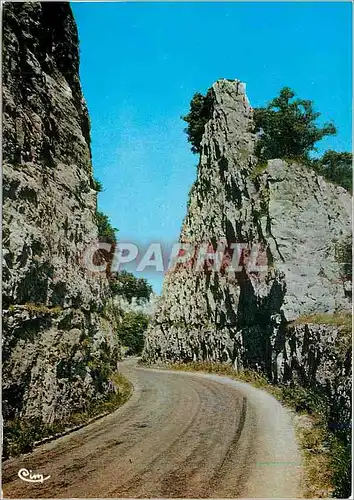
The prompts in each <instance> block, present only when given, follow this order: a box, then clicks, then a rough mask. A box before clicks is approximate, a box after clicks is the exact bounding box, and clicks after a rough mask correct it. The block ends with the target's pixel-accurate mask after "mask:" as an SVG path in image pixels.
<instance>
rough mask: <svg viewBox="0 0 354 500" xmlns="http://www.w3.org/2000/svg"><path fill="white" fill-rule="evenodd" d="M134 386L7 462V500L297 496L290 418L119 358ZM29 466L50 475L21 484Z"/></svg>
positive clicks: (271, 402) (230, 389) (200, 378)
mask: <svg viewBox="0 0 354 500" xmlns="http://www.w3.org/2000/svg"><path fill="white" fill-rule="evenodd" d="M121 371H122V372H123V373H124V374H125V375H126V376H127V377H128V378H129V379H130V380H131V381H132V382H133V384H134V387H135V391H134V393H133V396H132V397H131V399H130V400H129V401H128V402H127V403H126V404H125V405H124V406H123V407H121V408H119V409H118V410H117V411H115V412H114V413H112V414H111V415H108V416H107V417H105V418H103V419H100V420H98V421H96V422H94V423H92V424H90V425H88V426H87V427H85V428H83V429H80V430H79V431H76V432H74V433H72V434H70V435H68V436H65V437H62V438H60V439H58V440H56V441H53V442H51V443H47V444H45V445H42V446H40V447H38V448H37V449H36V450H35V451H34V452H32V453H30V454H27V455H22V456H21V457H18V458H15V459H10V460H7V461H6V462H5V463H4V465H3V489H4V496H5V497H7V498H73V497H76V498H85V497H86V498H87V497H91V498H107V497H108V498H109V497H110V498H119V497H120V498H123V497H125V498H126V497H135V498H144V497H154V498H156V497H165V498H166V497H175V498H176V497H179V498H183V497H184V498H186V497H187V498H193V497H194V498H207V497H214V498H230V497H231V498H232V497H243V498H255V497H263V498H286V497H288V498H289V497H292V498H296V497H299V496H301V492H300V489H299V484H300V476H301V462H300V454H299V451H298V448H297V444H296V438H295V433H294V428H293V423H292V417H291V414H290V413H289V412H288V410H286V409H285V408H284V407H282V406H281V405H280V404H279V403H278V402H277V401H276V400H275V399H274V398H273V397H271V396H270V395H269V394H267V393H265V392H264V391H260V390H257V389H255V388H253V387H251V386H250V385H248V384H244V383H241V382H236V381H233V380H231V379H229V378H226V377H218V376H215V375H206V374H201V373H193V374H192V373H187V372H172V371H161V370H152V369H147V368H139V367H137V366H136V361H135V360H129V361H125V362H124V363H121ZM21 468H27V469H28V470H32V471H33V473H40V474H43V476H48V475H50V478H49V479H48V480H46V481H44V482H43V483H42V484H41V483H35V484H31V483H27V482H24V481H22V480H21V479H20V478H19V477H18V476H17V473H18V471H19V469H21Z"/></svg>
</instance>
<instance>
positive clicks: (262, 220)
mask: <svg viewBox="0 0 354 500" xmlns="http://www.w3.org/2000/svg"><path fill="white" fill-rule="evenodd" d="M210 95H211V100H212V103H211V110H212V111H211V117H210V120H209V121H208V122H207V124H206V125H205V132H204V135H203V138H202V141H201V154H200V161H199V166H198V173H197V179H196V181H195V183H194V185H193V187H192V189H191V193H190V199H189V203H188V213H187V215H186V217H185V220H184V222H183V227H182V230H181V236H180V241H181V242H184V243H186V242H188V243H190V244H192V245H195V246H196V247H198V248H199V247H200V246H201V245H203V244H204V245H207V248H208V252H210V251H212V252H215V250H217V248H218V245H219V244H221V245H225V247H226V248H227V249H229V250H230V248H232V247H233V245H235V244H236V246H237V245H238V246H240V245H241V244H243V245H244V248H245V250H243V252H245V253H244V254H242V253H241V256H242V255H244V256H245V255H246V256H247V255H248V257H249V258H248V260H247V258H244V259H243V260H242V257H241V260H240V268H239V269H237V270H235V271H233V270H232V268H230V267H229V268H228V266H223V265H221V267H220V268H219V269H218V270H215V268H213V266H212V260H213V259H209V263H208V259H206V263H205V262H204V263H203V264H202V265H199V267H198V266H197V265H191V262H189V264H188V263H186V264H180V265H176V266H175V267H173V268H172V269H171V270H170V271H169V272H168V273H167V275H166V277H165V281H164V285H163V292H162V297H161V299H160V301H159V304H158V307H157V312H156V314H155V317H154V319H153V322H152V324H151V326H150V329H149V331H148V335H147V341H146V346H145V352H144V358H145V359H149V360H155V361H156V360H158V359H160V360H165V361H166V360H167V361H168V360H170V361H177V360H181V361H192V360H213V361H229V362H233V363H234V364H236V365H240V364H241V365H243V366H256V365H257V366H261V367H263V368H264V370H265V371H266V372H268V373H272V370H273V365H274V350H275V349H276V348H275V345H276V342H277V338H278V336H279V335H281V332H282V329H283V327H284V325H286V324H287V323H288V322H289V321H291V320H293V319H295V318H296V317H298V316H299V315H302V314H311V313H315V312H334V311H337V310H341V309H346V308H348V307H350V302H349V297H347V296H346V291H345V287H344V284H343V279H344V278H343V276H342V274H341V264H340V262H338V259H337V257H336V244H337V243H340V242H341V241H343V239H345V238H346V237H347V236H348V235H350V231H351V228H350V218H351V198H350V196H349V194H348V193H347V192H346V191H345V190H344V189H343V188H341V187H338V186H334V185H332V184H329V183H327V182H326V181H325V180H324V179H323V178H322V177H318V176H317V175H316V174H315V173H314V172H313V171H312V170H310V169H309V168H307V167H305V166H303V165H300V164H298V163H295V162H292V161H285V160H279V159H274V160H270V161H269V162H268V164H267V165H259V164H258V160H257V158H256V156H255V154H254V146H255V143H256V140H257V137H256V135H255V133H254V129H255V127H254V123H253V111H252V108H251V107H250V104H249V102H248V99H247V96H246V94H245V85H244V84H242V83H241V82H239V81H237V80H235V81H230V80H219V81H217V82H216V83H215V84H214V85H213V86H212V88H211V92H210ZM253 248H258V250H259V251H258V254H257V255H258V256H257V257H256V259H258V260H257V262H258V264H260V263H261V264H262V266H263V267H262V268H261V267H260V266H258V267H257V270H254V269H253V268H252V266H251V265H250V264H251V261H252V259H251V258H250V255H252V252H253V250H252V249H253ZM237 251H239V252H241V250H240V249H238V250H237ZM191 261H193V262H195V260H193V259H192V260H191ZM207 264H209V265H207Z"/></svg>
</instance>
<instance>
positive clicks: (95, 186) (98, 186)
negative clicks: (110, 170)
mask: <svg viewBox="0 0 354 500" xmlns="http://www.w3.org/2000/svg"><path fill="white" fill-rule="evenodd" d="M92 188H93V189H94V190H95V191H97V192H98V193H101V192H102V191H103V184H102V182H101V181H99V180H98V179H96V178H95V177H94V178H93V179H92Z"/></svg>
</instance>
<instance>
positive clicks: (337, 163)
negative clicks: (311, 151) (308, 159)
mask: <svg viewBox="0 0 354 500" xmlns="http://www.w3.org/2000/svg"><path fill="white" fill-rule="evenodd" d="M314 168H315V170H316V171H317V172H318V173H319V174H320V175H323V177H325V178H326V179H327V180H329V181H331V182H333V183H335V184H338V185H339V186H342V187H344V188H345V189H347V190H348V191H350V192H352V189H353V155H352V153H346V152H344V153H339V152H337V151H332V150H329V151H326V152H325V154H324V155H323V156H322V158H320V159H319V160H315V161H314Z"/></svg>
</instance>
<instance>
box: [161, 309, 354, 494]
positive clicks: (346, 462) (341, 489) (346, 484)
mask: <svg viewBox="0 0 354 500" xmlns="http://www.w3.org/2000/svg"><path fill="white" fill-rule="evenodd" d="M318 316H320V315H316V318H318ZM321 316H322V315H321ZM340 317H341V319H340V320H339V319H338V318H337V320H338V321H343V322H344V324H347V323H346V322H347V319H345V320H344V318H342V315H340ZM307 318H308V317H307ZM305 322H308V321H305ZM316 322H317V321H316ZM298 324H300V323H298ZM325 324H328V323H325ZM160 368H167V369H172V370H176V371H190V372H193V371H200V372H204V373H213V374H216V375H223V376H227V377H230V378H232V379H234V380H239V381H241V382H247V383H249V384H251V385H252V386H253V387H256V388H257V389H263V390H265V391H267V392H268V393H270V394H271V395H272V396H274V397H275V398H276V399H277V400H278V401H280V402H281V403H283V404H284V405H286V406H288V407H289V408H291V409H292V410H294V411H295V412H296V414H297V418H296V432H297V437H298V441H299V444H300V447H301V450H302V456H303V469H304V477H303V496H304V497H305V498H328V497H330V496H334V497H339V498H347V497H348V496H349V494H350V491H349V490H350V457H351V455H350V446H349V447H348V445H346V444H344V443H343V442H342V441H341V440H340V439H339V438H337V436H336V435H335V434H334V433H332V432H330V431H329V429H328V426H327V420H326V400H325V398H324V397H323V396H321V395H320V394H318V393H317V392H315V391H313V390H311V389H307V388H306V389H305V388H303V387H300V386H296V385H294V386H282V385H274V384H272V383H270V382H269V380H268V379H267V378H266V377H265V376H264V375H262V374H260V373H258V372H255V371H253V370H244V371H241V372H236V371H235V370H234V368H233V367H232V366H231V365H226V364H223V363H211V362H192V363H176V364H169V365H160ZM348 488H349V490H348Z"/></svg>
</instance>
